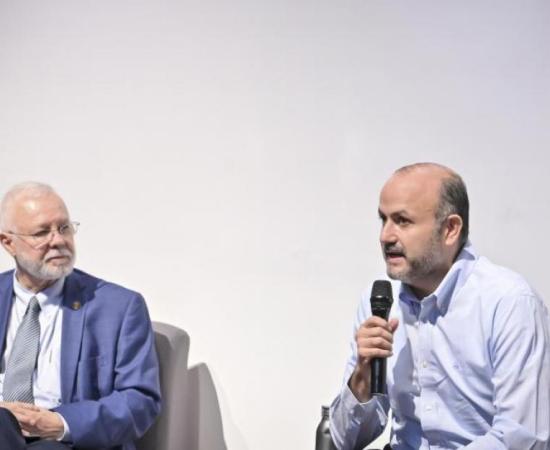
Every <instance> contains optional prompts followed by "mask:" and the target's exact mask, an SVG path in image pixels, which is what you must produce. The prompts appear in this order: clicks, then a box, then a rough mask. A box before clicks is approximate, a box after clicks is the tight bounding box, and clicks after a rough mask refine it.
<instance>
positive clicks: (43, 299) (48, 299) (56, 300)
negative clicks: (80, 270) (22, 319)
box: [13, 271, 65, 311]
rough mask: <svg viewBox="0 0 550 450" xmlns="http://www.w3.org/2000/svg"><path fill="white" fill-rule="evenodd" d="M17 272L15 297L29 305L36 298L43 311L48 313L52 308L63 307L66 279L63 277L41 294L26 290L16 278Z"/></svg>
mask: <svg viewBox="0 0 550 450" xmlns="http://www.w3.org/2000/svg"><path fill="white" fill-rule="evenodd" d="M15 273H16V272H15V271H14V272H13V292H14V294H15V297H16V298H18V299H19V300H21V301H22V302H23V304H24V305H25V307H26V305H28V304H29V302H30V300H31V298H32V297H36V299H37V300H38V304H39V305H40V308H41V310H42V311H47V310H48V309H50V308H51V307H57V306H59V305H61V300H62V294H63V286H64V285H65V277H61V278H60V279H59V280H57V281H56V282H55V283H54V284H52V285H51V286H49V287H47V288H46V289H44V290H43V291H40V292H37V293H35V292H32V291H29V290H28V289H27V288H25V287H24V286H23V285H22V284H21V283H19V281H18V280H17V277H16V276H15Z"/></svg>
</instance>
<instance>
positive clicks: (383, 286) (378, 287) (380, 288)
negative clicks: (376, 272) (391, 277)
mask: <svg viewBox="0 0 550 450" xmlns="http://www.w3.org/2000/svg"><path fill="white" fill-rule="evenodd" d="M370 296H371V298H372V297H387V298H389V299H393V296H392V290H391V283H390V282H389V281H388V280H376V281H375V282H374V283H373V284H372V291H371V294H370Z"/></svg>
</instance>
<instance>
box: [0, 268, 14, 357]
mask: <svg viewBox="0 0 550 450" xmlns="http://www.w3.org/2000/svg"><path fill="white" fill-rule="evenodd" d="M2 281H3V282H2V283H1V284H0V346H1V349H2V352H1V353H0V355H3V354H4V349H5V346H6V332H7V331H8V322H9V317H10V311H11V305H12V303H13V271H10V272H8V273H7V274H5V277H4V279H3V280H2Z"/></svg>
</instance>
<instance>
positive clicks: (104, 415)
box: [0, 269, 160, 450]
mask: <svg viewBox="0 0 550 450" xmlns="http://www.w3.org/2000/svg"><path fill="white" fill-rule="evenodd" d="M12 300H13V271H9V272H4V273H2V274H0V342H1V343H2V353H3V352H4V349H5V341H6V330H7V325H8V321H9V317H10V309H11V305H12ZM62 308H63V325H62V338H61V374H60V375H61V403H62V404H61V405H60V406H59V407H57V408H56V409H55V410H56V411H57V412H59V413H60V414H61V415H62V416H63V417H64V418H65V420H66V421H67V424H68V425H69V428H70V430H71V435H72V439H73V442H74V445H75V447H85V448H94V449H98V448H99V449H105V448H121V449H124V450H133V449H135V445H134V443H133V441H134V440H136V439H137V438H138V437H140V436H142V435H143V434H144V433H145V431H146V430H147V429H148V428H149V427H150V426H151V424H152V423H153V422H154V420H155V417H156V416H157V415H158V413H159V411H160V387H159V373H158V361H157V357H156V353H155V347H154V335H153V331H152V327H151V321H150V319H149V314H148V312H147V307H146V306H145V301H144V300H143V297H142V296H141V295H140V294H138V293H136V292H133V291H130V290H128V289H125V288H123V287H121V286H118V285H116V284H113V283H108V282H106V281H103V280H100V279H98V278H95V277H93V276H91V275H88V274H86V273H84V272H82V271H80V270H77V269H75V270H74V271H73V272H72V273H71V274H70V275H69V276H68V277H67V278H66V280H65V286H64V291H63V304H62Z"/></svg>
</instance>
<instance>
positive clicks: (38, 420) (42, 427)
mask: <svg viewBox="0 0 550 450" xmlns="http://www.w3.org/2000/svg"><path fill="white" fill-rule="evenodd" d="M0 407H2V408H6V409H9V410H10V411H11V413H12V414H13V415H14V416H15V418H16V419H17V421H18V422H19V426H20V427H21V430H22V431H23V434H24V435H25V436H40V437H41V438H42V439H53V440H56V439H59V438H61V436H63V432H64V426H63V421H62V420H61V417H59V414H57V413H55V412H52V411H49V410H47V409H44V408H40V407H38V406H36V405H33V404H30V403H22V402H0Z"/></svg>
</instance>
